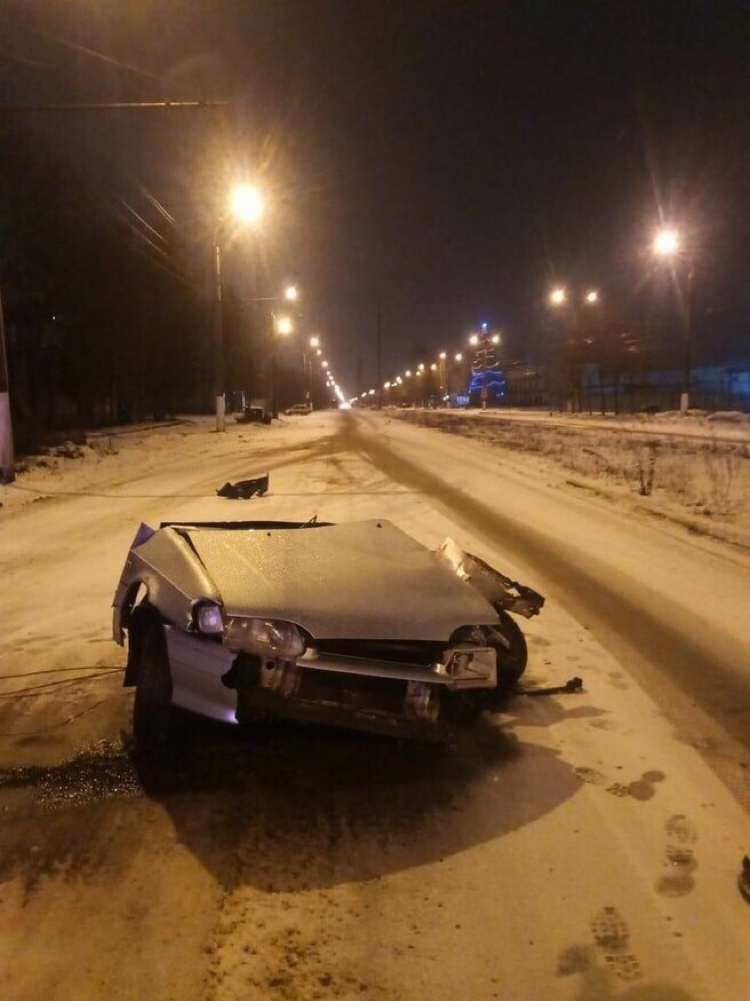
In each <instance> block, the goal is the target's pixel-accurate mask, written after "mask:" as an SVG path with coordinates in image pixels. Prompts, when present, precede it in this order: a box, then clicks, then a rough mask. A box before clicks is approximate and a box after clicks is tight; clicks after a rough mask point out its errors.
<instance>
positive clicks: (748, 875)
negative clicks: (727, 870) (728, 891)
mask: <svg viewBox="0 0 750 1001" xmlns="http://www.w3.org/2000/svg"><path fill="white" fill-rule="evenodd" d="M737 884H738V886H739V888H740V892H741V894H742V896H743V897H744V898H745V900H747V902H748V903H750V855H746V856H745V857H744V858H743V860H742V870H741V872H740V874H739V876H738V877H737Z"/></svg>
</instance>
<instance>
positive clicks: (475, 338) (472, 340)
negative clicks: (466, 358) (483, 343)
mask: <svg viewBox="0 0 750 1001" xmlns="http://www.w3.org/2000/svg"><path fill="white" fill-rule="evenodd" d="M469 344H471V346H472V347H473V348H475V347H476V346H477V344H479V334H472V335H471V337H470V338H469Z"/></svg>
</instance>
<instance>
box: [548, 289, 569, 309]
mask: <svg viewBox="0 0 750 1001" xmlns="http://www.w3.org/2000/svg"><path fill="white" fill-rule="evenodd" d="M567 297H568V296H567V293H566V291H565V289H564V288H553V289H552V291H551V292H550V294H549V301H550V302H551V303H552V305H553V306H562V305H563V303H564V302H565V300H566V299H567Z"/></svg>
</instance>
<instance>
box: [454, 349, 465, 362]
mask: <svg viewBox="0 0 750 1001" xmlns="http://www.w3.org/2000/svg"><path fill="white" fill-rule="evenodd" d="M463 360H464V356H463V355H462V354H461V352H460V351H457V352H456V361H463Z"/></svg>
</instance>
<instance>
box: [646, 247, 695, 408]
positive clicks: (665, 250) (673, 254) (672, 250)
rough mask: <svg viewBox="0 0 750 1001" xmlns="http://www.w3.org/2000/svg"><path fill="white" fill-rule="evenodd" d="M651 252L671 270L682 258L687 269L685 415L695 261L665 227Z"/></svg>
mask: <svg viewBox="0 0 750 1001" xmlns="http://www.w3.org/2000/svg"><path fill="white" fill-rule="evenodd" d="M652 250H653V252H654V255H655V256H656V257H659V258H661V259H662V260H665V261H669V263H670V264H672V266H673V268H674V265H675V262H676V261H677V260H678V259H679V258H680V257H682V258H684V259H685V262H686V267H687V275H686V279H685V290H684V295H683V296H682V323H683V328H684V332H685V357H684V360H683V365H682V392H681V393H680V413H681V414H686V413H687V412H688V410H689V408H690V374H691V369H692V355H693V293H694V288H695V261H694V259H693V256H692V254H688V253H686V251H685V249H684V246H683V240H682V238H681V236H680V233H679V231H678V230H676V229H672V228H670V227H665V228H663V229H660V230H659V231H658V233H657V234H656V236H655V237H654V242H653V244H652ZM674 274H675V282H676V283H677V287H678V288H679V287H680V284H679V278H678V276H677V274H676V269H675V271H674Z"/></svg>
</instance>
